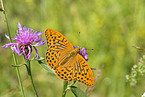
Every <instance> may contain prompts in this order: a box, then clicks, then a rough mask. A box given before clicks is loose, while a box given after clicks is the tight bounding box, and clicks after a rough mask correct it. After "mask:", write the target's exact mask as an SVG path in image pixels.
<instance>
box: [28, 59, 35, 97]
mask: <svg viewBox="0 0 145 97" xmlns="http://www.w3.org/2000/svg"><path fill="white" fill-rule="evenodd" d="M26 62H27V66H28V70H27V71H28V76H29V78H30V81H31V84H32V87H33V90H34V92H35V95H36V97H38V93H37V90H36V88H35V85H34V82H33V78H32V73H31V64H30V60H28V61H26Z"/></svg>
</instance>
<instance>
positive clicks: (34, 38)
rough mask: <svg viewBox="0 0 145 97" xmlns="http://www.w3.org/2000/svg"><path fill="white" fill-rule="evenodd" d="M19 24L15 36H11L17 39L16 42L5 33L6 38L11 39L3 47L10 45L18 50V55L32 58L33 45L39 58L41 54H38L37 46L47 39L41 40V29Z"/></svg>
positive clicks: (15, 50)
mask: <svg viewBox="0 0 145 97" xmlns="http://www.w3.org/2000/svg"><path fill="white" fill-rule="evenodd" d="M17 26H18V30H17V33H16V35H15V38H11V40H15V41H16V42H15V43H12V42H11V41H10V37H9V36H7V35H6V34H5V36H6V38H7V39H9V41H10V43H7V44H5V45H4V46H2V47H4V48H7V47H9V46H10V47H11V49H12V50H13V51H14V52H16V53H17V54H18V55H24V56H25V59H26V60H28V59H29V58H30V55H31V52H32V47H33V48H34V49H35V51H36V54H37V58H38V57H39V55H38V50H37V49H36V46H40V45H43V44H44V43H45V41H41V40H42V36H41V37H39V35H41V34H42V32H40V31H36V32H34V30H33V29H31V28H28V29H27V28H26V27H25V26H24V25H23V28H22V27H21V24H20V23H19V22H18V24H17ZM40 41H41V42H40Z"/></svg>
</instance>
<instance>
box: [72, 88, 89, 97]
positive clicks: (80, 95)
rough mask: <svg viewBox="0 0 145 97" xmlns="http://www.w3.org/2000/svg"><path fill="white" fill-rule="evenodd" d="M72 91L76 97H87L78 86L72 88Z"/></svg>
mask: <svg viewBox="0 0 145 97" xmlns="http://www.w3.org/2000/svg"><path fill="white" fill-rule="evenodd" d="M70 90H71V92H72V93H73V94H74V95H75V96H76V97H87V95H86V94H85V92H84V91H82V90H81V89H79V88H78V87H76V86H70Z"/></svg>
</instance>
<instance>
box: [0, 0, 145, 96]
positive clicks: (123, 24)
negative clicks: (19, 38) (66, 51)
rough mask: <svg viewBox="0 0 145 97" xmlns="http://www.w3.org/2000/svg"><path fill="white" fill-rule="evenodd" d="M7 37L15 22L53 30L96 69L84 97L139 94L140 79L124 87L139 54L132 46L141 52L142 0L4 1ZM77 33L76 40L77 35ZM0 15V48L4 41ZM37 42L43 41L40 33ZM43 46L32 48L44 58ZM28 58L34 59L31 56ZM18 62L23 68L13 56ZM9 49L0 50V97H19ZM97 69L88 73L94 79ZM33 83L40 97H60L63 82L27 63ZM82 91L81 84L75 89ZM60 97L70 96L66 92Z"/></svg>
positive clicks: (29, 92) (143, 85)
mask: <svg viewBox="0 0 145 97" xmlns="http://www.w3.org/2000/svg"><path fill="white" fill-rule="evenodd" d="M3 2H4V6H5V10H6V13H7V18H8V22H9V26H10V31H11V33H12V37H14V34H15V33H16V30H17V25H16V24H17V23H18V22H20V23H21V24H22V25H25V26H26V27H27V28H33V29H34V30H35V31H36V30H39V31H42V32H45V30H46V29H48V28H49V29H53V30H56V31H59V32H61V33H62V34H63V35H65V36H66V37H67V38H68V39H69V40H70V42H71V43H72V44H73V45H74V46H77V45H79V46H81V47H86V48H87V49H94V50H87V53H88V54H89V56H88V57H89V60H88V63H89V65H90V67H95V68H96V67H97V68H101V66H102V65H103V64H104V68H103V70H102V73H101V75H100V76H99V77H98V78H97V82H96V84H95V89H94V91H93V92H92V94H91V95H90V97H140V96H141V95H142V94H143V93H144V92H145V78H144V77H141V78H140V79H138V81H139V83H138V84H137V85H136V86H135V87H131V86H130V85H129V83H127V82H126V78H125V76H126V74H129V73H130V70H131V67H132V66H133V64H136V63H137V62H138V59H139V57H141V54H142V53H143V52H140V51H138V50H136V49H135V48H133V47H132V46H141V47H145V46H144V44H145V39H144V36H145V1H144V0H4V1H3ZM78 32H80V35H79V33H78ZM5 33H7V29H6V24H5V20H4V15H3V14H2V13H0V46H2V45H4V43H8V42H9V41H8V40H7V39H6V38H5V37H4V34H5ZM42 36H43V40H45V36H44V33H43V35H42ZM46 49H47V45H46V44H45V45H43V46H41V47H38V50H39V55H40V56H42V57H45V52H46ZM32 56H35V53H34V51H33V53H32V55H31V57H32ZM17 58H18V63H19V64H21V63H24V60H23V56H20V57H19V56H18V57H17ZM12 64H14V62H13V58H12V54H11V51H10V48H7V49H3V48H0V96H1V97H20V96H21V92H20V90H19V85H18V81H17V76H16V71H15V68H13V67H11V66H10V65H12ZM98 71H99V70H96V71H93V74H94V77H95V76H96V75H97V74H98ZM20 73H21V78H22V81H23V86H24V90H25V94H26V97H34V92H33V89H32V87H31V84H30V81H29V78H28V75H27V73H26V68H25V67H20ZM32 74H33V78H34V83H35V85H36V88H37V91H38V93H39V95H40V97H60V96H61V94H62V88H63V81H62V80H60V79H59V78H58V77H56V76H54V75H52V74H50V73H48V72H47V71H45V70H44V69H42V68H41V67H40V65H39V64H38V63H37V62H32ZM76 85H77V86H78V87H80V88H81V89H82V90H84V91H85V90H86V88H87V86H85V85H84V84H81V83H78V82H77V84H76ZM66 97H74V96H73V94H72V93H71V92H70V91H69V92H68V93H67V95H66Z"/></svg>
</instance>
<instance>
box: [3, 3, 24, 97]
mask: <svg viewBox="0 0 145 97" xmlns="http://www.w3.org/2000/svg"><path fill="white" fill-rule="evenodd" d="M1 6H2V9H3V14H4V16H5V22H6V25H7V29H8V34H9V37H10V40H11V41H12V39H11V34H10V29H9V25H8V20H7V16H6V13H5V10H4V6H3V1H2V0H1ZM12 54H13V59H14V63H15V65H18V64H17V60H16V55H15V53H14V52H13V51H12ZM16 72H17V77H18V81H19V85H20V89H21V93H22V97H25V94H24V89H23V85H22V81H21V76H20V72H19V68H18V67H16Z"/></svg>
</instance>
